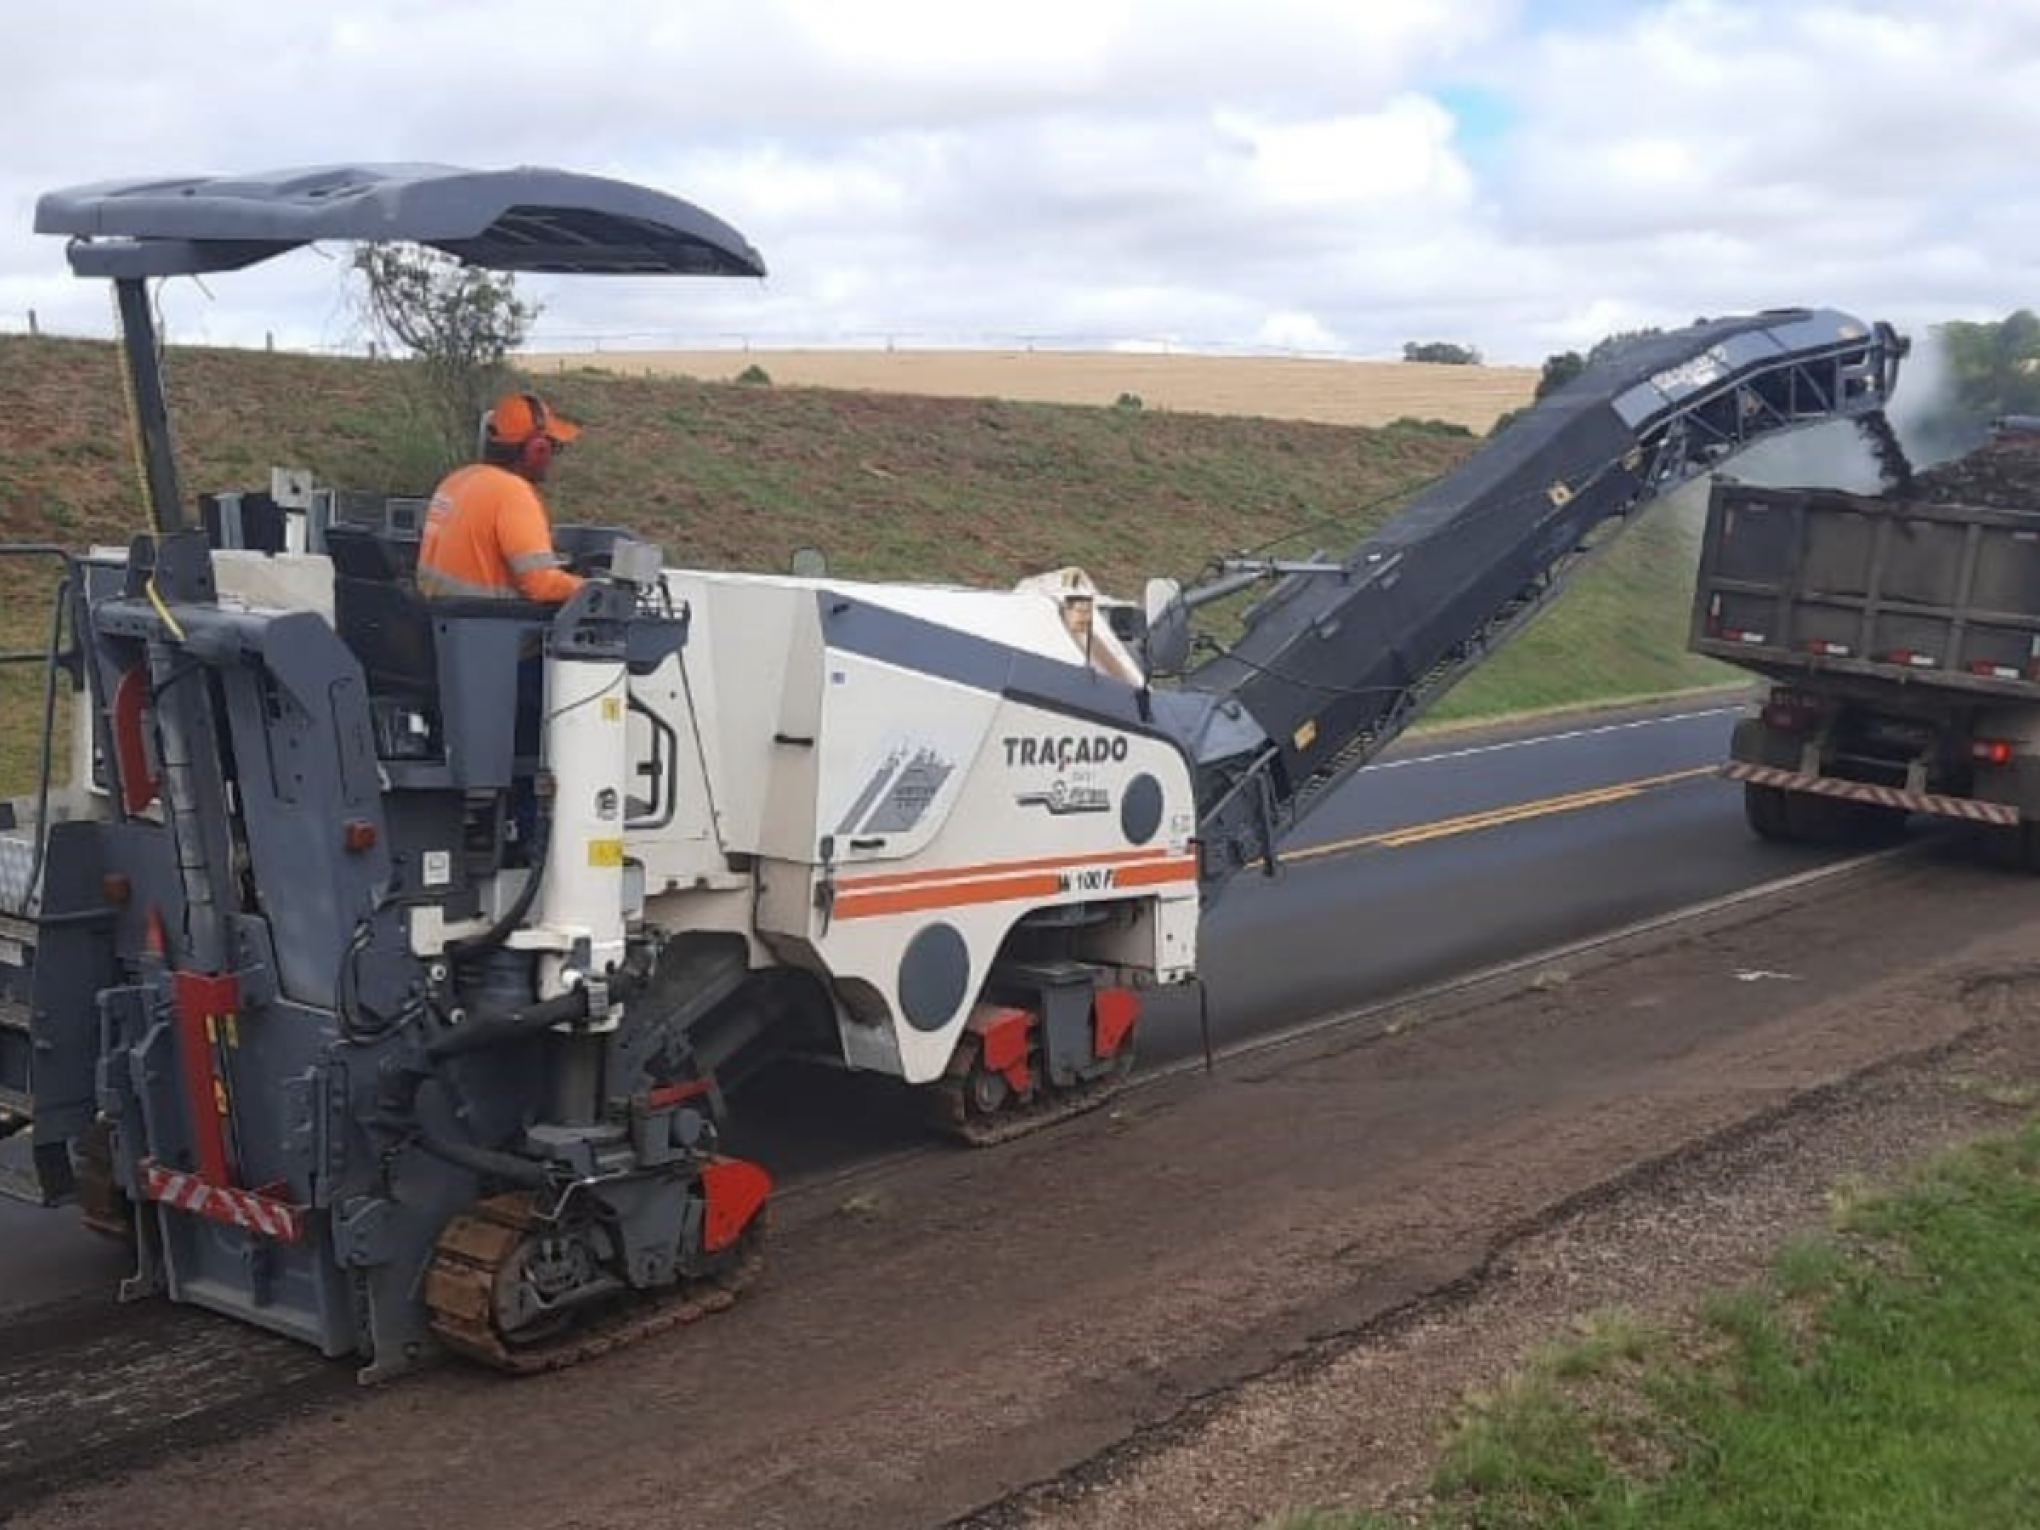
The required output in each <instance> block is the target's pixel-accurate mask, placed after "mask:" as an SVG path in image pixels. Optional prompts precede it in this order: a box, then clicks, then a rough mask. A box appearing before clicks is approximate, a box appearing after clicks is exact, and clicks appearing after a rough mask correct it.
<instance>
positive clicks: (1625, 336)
mask: <svg viewBox="0 0 2040 1530" xmlns="http://www.w3.org/2000/svg"><path fill="white" fill-rule="evenodd" d="M1663 333H1664V331H1663V330H1661V329H1659V328H1658V327H1657V326H1656V325H1655V324H1649V325H1645V326H1644V327H1643V328H1642V329H1618V330H1616V331H1615V333H1614V334H1612V335H1603V336H1602V337H1601V338H1600V339H1598V340H1596V341H1595V342H1594V348H1593V349H1592V350H1590V351H1588V352H1587V365H1588V366H1590V367H1591V366H1598V365H1600V364H1601V363H1602V362H1604V361H1607V360H1608V359H1609V358H1611V357H1614V356H1619V355H1620V354H1621V353H1622V352H1623V351H1624V350H1626V349H1627V348H1628V347H1630V346H1632V345H1634V344H1635V343H1636V342H1637V341H1639V340H1648V339H1650V338H1651V337H1652V336H1654V335H1662V334H1663Z"/></svg>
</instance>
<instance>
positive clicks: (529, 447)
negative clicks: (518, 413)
mask: <svg viewBox="0 0 2040 1530" xmlns="http://www.w3.org/2000/svg"><path fill="white" fill-rule="evenodd" d="M520 397H522V398H523V400H524V407H525V408H527V409H529V410H530V411H531V434H530V436H528V437H527V438H526V439H525V442H524V446H523V449H522V450H521V451H519V452H518V454H517V460H518V462H519V464H520V465H522V466H523V467H526V468H529V469H531V470H532V471H533V472H544V471H545V470H546V468H548V467H550V466H551V465H552V460H553V452H554V450H555V445H554V442H553V438H552V437H551V436H549V435H548V434H546V432H547V430H548V429H550V428H551V426H552V415H551V414H550V413H549V412H548V411H547V410H546V407H545V400H544V399H542V398H540V397H539V396H538V395H537V394H536V393H525V394H521V395H520Z"/></svg>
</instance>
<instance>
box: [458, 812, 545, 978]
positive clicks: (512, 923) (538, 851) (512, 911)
mask: <svg viewBox="0 0 2040 1530" xmlns="http://www.w3.org/2000/svg"><path fill="white" fill-rule="evenodd" d="M549 800H550V798H549V796H548V795H546V794H544V793H541V794H540V796H539V799H538V801H539V812H538V818H537V821H536V822H535V823H534V824H533V826H532V827H533V833H532V836H531V867H530V871H529V874H528V875H527V876H526V877H525V879H524V885H523V886H522V887H520V888H518V889H517V896H516V897H515V898H513V899H512V900H511V901H510V906H509V907H508V908H506V909H505V910H503V917H502V918H500V919H498V920H497V921H496V922H495V923H494V924H492V925H490V926H489V927H488V928H487V929H486V930H483V931H482V932H481V933H480V934H479V935H470V936H468V937H466V938H465V939H463V940H455V941H450V942H448V944H447V947H446V954H447V956H448V958H449V959H451V960H453V961H456V962H461V961H466V960H468V959H469V958H470V957H475V956H481V955H484V954H485V953H487V952H490V951H493V950H495V949H496V948H497V947H498V946H500V945H502V944H503V942H504V941H506V940H508V939H509V938H510V934H511V932H512V931H513V930H515V929H516V928H517V927H518V926H519V925H521V924H522V923H524V916H525V915H526V914H528V913H530V912H531V905H532V903H533V902H534V901H535V900H536V899H537V897H538V884H539V883H540V882H541V881H543V880H544V879H545V863H546V856H547V854H548V853H549V852H550V851H551V849H552V814H551V813H549V812H547V811H546V808H545V804H546V803H547V802H548V801H549Z"/></svg>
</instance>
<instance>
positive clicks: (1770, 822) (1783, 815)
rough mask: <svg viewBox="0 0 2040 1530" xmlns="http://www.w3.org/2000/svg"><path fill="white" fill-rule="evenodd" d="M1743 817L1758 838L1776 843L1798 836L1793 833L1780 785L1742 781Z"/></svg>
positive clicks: (1785, 795)
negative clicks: (1763, 784) (1762, 784)
mask: <svg viewBox="0 0 2040 1530" xmlns="http://www.w3.org/2000/svg"><path fill="white" fill-rule="evenodd" d="M1742 794H1743V795H1742V805H1743V817H1744V818H1746V819H1747V820H1748V821H1749V825H1750V832H1751V833H1753V834H1755V835H1756V836H1757V838H1759V839H1768V840H1772V841H1775V842H1777V843H1781V844H1783V843H1789V842H1790V841H1792V840H1794V839H1796V838H1797V837H1798V836H1797V835H1796V834H1794V833H1793V831H1792V825H1791V820H1790V815H1789V813H1788V811H1787V810H1788V808H1789V806H1790V804H1789V803H1788V802H1787V800H1786V798H1787V795H1788V794H1787V793H1786V791H1785V788H1784V787H1782V786H1761V785H1759V784H1758V783H1757V782H1755V781H1745V782H1743V789H1742Z"/></svg>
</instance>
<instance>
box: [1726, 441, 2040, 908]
mask: <svg viewBox="0 0 2040 1530" xmlns="http://www.w3.org/2000/svg"><path fill="white" fill-rule="evenodd" d="M2036 491H2040V445H2036V441H2035V438H2034V437H2033V436H2032V434H2031V433H2030V432H2026V431H2022V430H2014V429H2010V428H2006V427H2004V426H2000V428H1999V429H1998V430H1997V431H1995V432H1994V435H1993V439H1992V440H1991V441H1990V442H1989V443H1988V444H1986V445H1985V446H1983V447H1982V448H1980V449H1979V450H1978V451H1977V452H1975V453H1974V454H1972V455H1970V456H1968V457H1966V458H1964V459H1961V460H1960V461H1958V462H1955V463H1951V464H1948V465H1946V466H1944V467H1942V468H1939V469H1936V470H1935V471H1933V472H1930V473H1926V474H1922V475H1920V477H1919V478H1918V479H1917V480H1916V481H1912V482H1909V483H1908V484H1907V485H1906V486H1905V487H1904V489H1903V491H1902V492H1896V493H1887V494H1884V495H1864V494H1850V493H1841V492H1836V491H1832V490H1825V489H1809V488H1790V489H1778V488H1759V487H1755V486H1752V485H1748V484H1742V483H1736V482H1733V481H1730V480H1718V481H1717V482H1716V483H1715V484H1714V485H1713V486H1712V489H1711V490H1710V493H1709V496H1708V505H1707V518H1706V524H1705V529H1704V531H1703V533H1702V539H1701V553H1700V566H1699V574H1698V578H1697V580H1696V584H1695V590H1694V603H1693V614H1692V631H1691V647H1692V649H1693V650H1694V651H1695V652H1696V653H1702V654H1706V655H1709V656H1711V657H1713V658H1718V659H1723V660H1726V661H1727V662H1728V663H1731V664H1734V665H1736V666H1738V667H1740V668H1743V669H1747V670H1750V671H1752V672H1754V673H1755V674H1757V675H1760V676H1762V677H1763V678H1764V679H1765V680H1767V681H1769V682H1770V687H1769V690H1768V693H1767V694H1766V695H1765V696H1764V698H1763V699H1762V701H1761V703H1760V704H1759V705H1758V706H1757V707H1756V708H1755V709H1754V710H1753V711H1752V712H1751V713H1750V715H1748V716H1746V717H1744V718H1742V719H1741V720H1740V721H1739V722H1738V723H1737V724H1736V727H1735V731H1734V735H1733V738H1732V741H1731V743H1730V748H1729V756H1730V757H1729V760H1728V762H1727V763H1726V764H1725V765H1724V766H1723V774H1725V775H1726V776H1728V777H1729V778H1730V779H1732V780H1736V781H1740V782H1742V783H1743V801H1744V806H1745V810H1746V814H1747V817H1748V820H1749V825H1750V827H1751V829H1753V830H1754V831H1755V832H1756V833H1757V834H1759V835H1761V836H1763V837H1764V838H1767V839H1774V840H1787V841H1802V842H1816V843H1819V842H1839V841H1846V840H1850V839H1863V838H1875V837H1877V836H1879V835H1884V834H1889V833H1891V832H1893V831H1895V830H1896V829H1897V828H1899V827H1900V826H1901V825H1902V824H1903V823H1904V822H1905V820H1906V819H1907V818H1908V817H1909V816H1910V815H1912V814H1915V813H1923V814H1930V815H1934V816H1937V817H1941V818H1947V819H1955V820H1961V821H1964V822H1968V823H1973V824H1979V825H1983V826H1985V827H1984V829H1983V831H1982V832H1983V833H1984V835H1985V842H1986V844H1988V845H1989V846H1990V848H1991V849H1992V851H1993V852H1995V853H1996V855H1997V856H1999V857H2000V858H2004V859H2008V860H2013V861H2017V862H2019V863H2021V864H2025V865H2027V866H2030V867H2032V868H2034V869H2040V840H2036V837H2035V829H2034V826H2035V824H2036V822H2040V492H2036Z"/></svg>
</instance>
